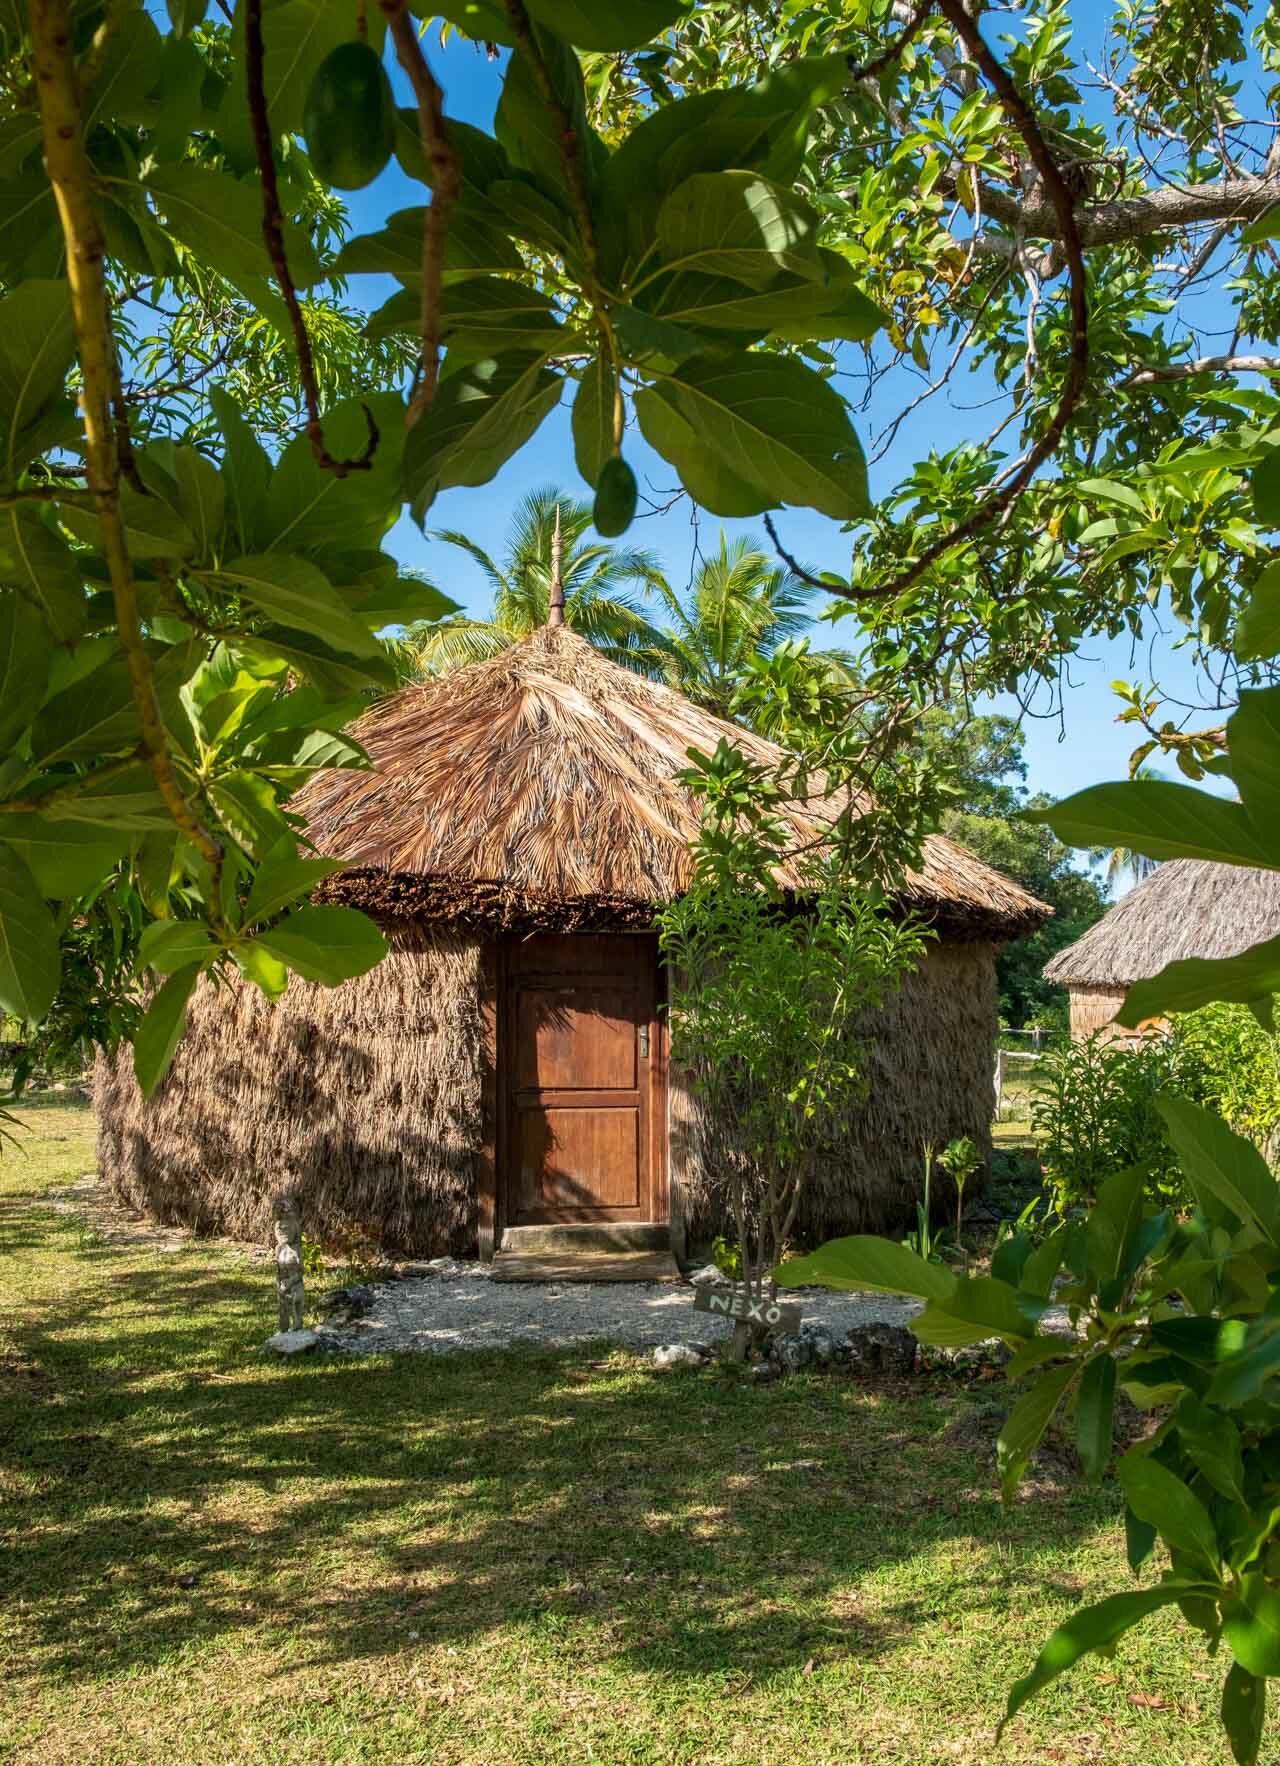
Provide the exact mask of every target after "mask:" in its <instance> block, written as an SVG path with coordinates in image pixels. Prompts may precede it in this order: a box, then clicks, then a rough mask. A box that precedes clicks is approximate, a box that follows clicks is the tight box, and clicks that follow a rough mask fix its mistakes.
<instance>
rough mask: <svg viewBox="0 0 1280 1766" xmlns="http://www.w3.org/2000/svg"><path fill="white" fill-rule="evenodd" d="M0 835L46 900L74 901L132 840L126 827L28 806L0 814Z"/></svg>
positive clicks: (93, 885) (92, 886)
mask: <svg viewBox="0 0 1280 1766" xmlns="http://www.w3.org/2000/svg"><path fill="white" fill-rule="evenodd" d="M0 840H3V841H4V842H5V844H6V845H8V846H9V847H11V848H12V849H13V851H14V852H16V853H17V854H18V856H19V857H20V858H21V859H22V861H23V863H24V864H25V865H26V867H27V869H28V870H29V871H30V872H31V874H32V876H33V877H34V878H35V880H36V883H37V885H38V886H39V889H40V893H41V895H43V896H45V897H46V898H47V899H48V900H50V901H74V900H75V899H76V897H77V896H80V895H87V894H88V893H89V891H90V890H93V889H96V888H97V886H98V885H99V884H100V883H101V882H102V879H103V878H104V877H106V876H108V875H110V872H111V870H112V868H113V866H115V865H116V864H117V863H118V862H119V860H120V859H122V858H123V857H124V855H125V854H126V853H127V852H128V850H129V847H130V845H131V844H132V836H131V834H130V832H129V830H127V829H122V828H111V827H106V826H104V825H103V824H102V823H100V822H77V821H70V820H67V819H65V818H61V817H57V816H50V815H39V814H37V813H36V812H35V811H34V810H22V811H18V812H17V813H15V814H12V815H6V816H0Z"/></svg>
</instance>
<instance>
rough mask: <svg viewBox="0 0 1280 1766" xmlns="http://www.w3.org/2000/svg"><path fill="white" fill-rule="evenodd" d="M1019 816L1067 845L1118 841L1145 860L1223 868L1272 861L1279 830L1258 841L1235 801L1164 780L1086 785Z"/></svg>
mask: <svg viewBox="0 0 1280 1766" xmlns="http://www.w3.org/2000/svg"><path fill="white" fill-rule="evenodd" d="M1021 816H1022V819H1023V820H1024V821H1028V822H1047V823H1048V825H1049V826H1050V827H1051V828H1052V829H1053V831H1054V833H1055V834H1056V835H1057V836H1058V838H1059V839H1060V840H1065V841H1066V843H1067V844H1068V846H1125V847H1128V848H1129V850H1130V851H1132V852H1140V853H1142V854H1143V856H1144V857H1146V858H1156V859H1164V858H1203V859H1213V860H1214V861H1216V862H1217V863H1219V864H1224V865H1276V864H1280V830H1276V832H1275V833H1274V834H1272V835H1271V836H1270V838H1264V837H1263V836H1262V835H1261V833H1260V832H1259V830H1258V829H1257V828H1256V827H1255V825H1254V824H1253V822H1252V821H1251V820H1250V818H1249V815H1248V812H1247V811H1246V810H1245V808H1244V807H1243V805H1242V804H1239V803H1228V802H1226V801H1224V799H1222V798H1220V797H1210V796H1209V795H1208V793H1207V792H1204V791H1196V790H1193V788H1192V787H1191V786H1190V785H1174V784H1172V783H1170V782H1169V781H1167V780H1164V779H1128V780H1125V781H1124V782H1114V783H1111V784H1107V785H1091V786H1089V788H1088V789H1087V790H1085V791H1077V792H1076V793H1075V794H1074V795H1073V796H1071V797H1064V798H1063V799H1062V801H1061V802H1060V803H1054V804H1051V805H1050V806H1049V807H1048V808H1047V809H1035V810H1023V811H1022V812H1021Z"/></svg>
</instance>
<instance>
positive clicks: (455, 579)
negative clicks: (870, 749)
mask: <svg viewBox="0 0 1280 1766" xmlns="http://www.w3.org/2000/svg"><path fill="white" fill-rule="evenodd" d="M1094 11H1095V8H1094V7H1092V6H1086V7H1085V8H1084V12H1085V14H1089V13H1093V12H1094ZM425 46H426V48H427V51H428V54H429V56H430V59H431V62H432V65H433V67H434V68H435V70H436V72H437V75H438V77H439V78H440V80H441V82H442V84H443V85H444V87H445V91H446V105H447V109H448V112H449V114H451V115H453V116H457V117H459V118H461V119H463V120H465V121H467V122H471V123H474V124H476V125H477V126H479V127H482V128H490V127H491V126H492V120H493V112H494V107H495V105H496V102H497V98H498V93H499V89H500V82H501V74H502V68H501V63H499V62H490V61H489V60H488V59H487V58H486V57H485V55H484V53H483V51H481V50H479V49H478V48H477V47H476V46H475V45H473V44H471V43H469V42H467V41H465V40H464V39H459V38H457V37H454V38H453V39H452V40H451V41H450V42H448V43H447V44H446V45H445V46H444V47H443V48H441V47H440V46H439V44H438V41H437V39H436V34H435V30H434V28H433V29H431V30H430V31H429V33H428V37H427V41H426V45H425ZM388 67H389V70H390V71H391V74H392V79H393V84H394V85H395V87H396V92H397V97H398V98H399V101H400V102H401V103H404V104H408V103H410V102H411V98H410V94H409V91H408V88H407V85H406V83H405V81H404V77H403V75H402V74H401V73H400V70H399V68H398V67H395V66H394V65H393V61H392V57H391V56H390V55H389V56H388ZM423 195H424V192H423V190H422V186H421V185H419V184H415V183H413V182H412V181H411V180H409V179H408V178H406V177H405V176H404V174H403V173H402V172H401V171H400V169H399V167H398V165H396V164H395V162H394V161H393V162H392V164H391V165H390V166H388V168H387V169H386V171H385V172H383V174H382V175H381V176H380V177H379V178H378V179H377V180H376V181H375V182H374V183H373V184H372V185H370V186H369V187H368V189H366V190H364V191H361V192H360V193H358V194H357V195H356V196H354V197H352V198H351V199H349V200H350V211H351V222H352V230H353V231H355V232H367V231H371V230H374V229H376V228H377V227H378V226H379V225H380V224H381V223H382V221H383V219H384V217H385V216H386V215H388V214H390V213H392V212H393V211H394V210H396V209H399V208H406V207H414V206H417V205H419V204H420V203H421V202H422V200H423ZM393 286H394V285H393V284H391V283H390V282H389V280H388V279H384V278H371V277H364V278H355V279H354V280H353V281H352V283H351V284H350V288H349V297H350V298H352V299H353V300H355V301H357V302H358V303H359V304H361V305H368V306H369V307H373V306H375V305H377V304H378V303H379V302H380V301H381V300H382V299H384V298H385V296H386V293H387V292H389V291H390V289H391V287H393ZM965 378H967V376H966V375H965V372H964V370H963V367H962V371H961V380H962V390H961V391H960V394H959V396H960V397H961V398H962V399H964V400H965V401H966V402H972V403H979V402H980V401H981V400H982V398H983V397H984V396H989V392H988V393H984V385H988V386H989V383H986V382H984V380H983V379H982V378H981V377H980V376H978V375H975V376H974V377H973V380H972V386H973V391H972V392H971V393H970V392H968V391H966V390H963V380H964V379H965ZM906 384H907V385H908V390H907V391H906V392H904V391H903V386H904V382H903V380H901V379H898V378H895V379H893V380H892V381H891V382H890V385H889V387H888V388H886V391H885V393H884V395H883V402H882V405H881V407H880V408H877V407H876V405H874V404H873V406H872V408H871V409H870V410H869V411H868V412H867V413H866V414H865V415H863V416H862V417H861V418H860V419H859V428H860V433H861V434H862V436H863V440H864V444H865V443H866V442H868V441H869V440H870V439H871V437H872V436H874V435H875V433H876V432H877V431H879V430H880V429H881V428H882V427H883V426H884V424H885V423H886V422H887V421H888V420H889V419H890V418H892V416H893V415H894V414H895V412H896V410H897V408H898V406H899V400H900V399H905V398H906V397H909V396H910V394H911V391H912V390H914V389H912V388H910V384H909V383H906ZM991 421H992V418H991V413H990V412H989V411H977V412H973V413H966V412H965V411H963V410H958V409H955V408H954V407H953V406H951V405H949V404H947V402H946V401H945V399H942V398H938V399H933V400H930V401H929V402H928V403H927V404H926V405H925V406H924V407H923V408H922V409H921V410H920V411H919V412H917V413H915V414H914V416H913V417H912V418H909V419H908V420H907V421H906V422H905V423H904V424H903V426H902V428H901V430H900V432H899V434H898V437H897V439H896V440H895V442H894V445H893V446H892V447H891V448H890V450H889V451H888V453H887V454H886V455H885V457H884V458H883V459H882V460H881V461H879V462H878V463H877V464H876V465H875V466H873V468H872V474H871V485H872V494H873V495H877V494H879V495H887V494H888V493H889V492H890V491H891V490H892V489H893V487H894V486H895V485H896V484H897V483H898V482H899V481H900V479H901V477H902V476H903V475H904V473H905V471H906V469H907V468H908V467H909V466H910V464H911V463H912V461H914V460H915V459H918V458H919V457H921V456H922V455H923V454H925V453H927V451H928V450H929V449H930V448H938V449H943V448H947V447H951V446H954V445H956V444H957V443H958V442H961V441H963V440H965V439H968V438H980V437H981V436H982V435H984V434H985V433H986V432H987V431H988V429H989V428H990V426H991ZM626 453H627V457H628V459H629V460H630V462H631V464H632V465H633V467H634V469H635V471H636V473H637V476H638V477H639V479H640V482H641V485H642V488H644V489H648V490H650V491H652V492H655V493H658V492H662V491H670V490H673V489H674V488H675V487H676V479H675V474H674V473H673V471H672V469H671V468H670V467H669V466H667V465H666V463H665V462H664V461H662V460H661V459H660V458H659V457H658V456H657V455H656V454H654V453H653V451H652V450H651V449H649V448H648V447H647V446H646V444H645V443H644V441H643V438H642V437H641V436H640V435H639V433H638V431H636V430H635V429H634V428H633V429H632V430H631V431H630V432H629V434H628V439H627V445H626ZM548 484H558V485H561V486H563V487H565V488H566V489H570V490H572V491H573V492H574V493H575V494H577V495H581V496H584V497H585V496H587V495H589V491H588V488H587V487H586V486H585V485H584V484H583V483H582V481H581V479H580V478H579V476H578V473H577V469H576V467H575V465H574V460H573V450H572V444H571V439H570V430H569V406H568V401H567V400H566V401H564V402H563V403H562V404H561V406H560V408H559V409H558V410H557V411H555V412H554V413H553V414H552V415H551V417H550V418H548V419H547V421H546V422H545V423H544V424H543V426H542V428H541V429H540V430H539V431H538V433H537V435H536V436H535V437H534V439H533V440H532V441H531V442H530V443H529V444H527V445H526V446H525V448H523V449H522V450H521V452H520V453H519V454H518V455H517V456H516V457H515V458H514V459H513V460H512V461H511V462H509V463H508V465H507V466H506V467H505V468H504V469H503V470H502V472H501V473H500V474H499V475H498V477H497V478H496V479H495V480H494V481H493V482H492V483H490V484H488V485H485V486H483V487H480V488H477V489H464V488H458V489H453V490H450V491H447V492H445V493H443V494H442V495H441V496H440V498H439V499H438V500H437V502H436V503H435V505H434V506H433V507H432V509H431V511H430V514H429V516H428V522H429V525H430V526H431V527H452V528H459V529H461V530H463V531H464V532H466V533H467V534H468V535H470V536H471V537H472V538H474V539H475V540H477V541H478V542H479V543H480V544H482V545H484V546H486V547H488V548H489V549H491V550H496V549H497V548H498V547H499V546H500V544H501V539H502V535H503V532H504V530H505V528H506V526H507V523H508V521H509V519H510V516H511V513H512V511H513V509H514V508H515V506H516V504H517V502H518V501H519V499H520V498H521V496H522V495H523V494H524V493H525V492H526V491H529V490H531V489H533V488H535V487H538V486H542V485H548ZM775 519H776V520H777V522H778V525H779V530H780V532H781V534H782V537H783V539H784V542H785V543H786V545H787V546H788V548H789V549H790V550H791V551H792V552H793V553H794V554H795V555H796V556H797V557H799V558H800V559H802V560H803V561H804V562H805V563H806V564H808V565H809V566H810V567H812V568H816V569H824V568H825V569H831V570H836V571H839V572H841V573H842V574H843V573H844V572H846V571H847V569H848V565H849V545H850V540H849V536H848V535H846V534H843V533H841V532H840V530H839V527H838V524H836V523H835V522H833V521H830V520H828V519H827V518H826V517H824V516H821V515H818V514H816V513H814V512H812V511H809V510H802V509H787V510H784V511H782V512H781V513H780V514H779V515H777V516H776V517H775ZM695 523H696V525H695ZM722 525H723V526H724V527H725V528H727V529H728V531H729V532H730V533H734V532H743V533H752V534H759V535H760V537H761V539H762V543H764V544H765V546H766V549H767V541H764V536H763V530H762V529H761V528H760V525H759V523H758V522H751V521H747V522H725V523H723V524H722V523H721V522H720V521H719V519H718V518H716V517H712V516H708V515H707V514H705V512H701V513H699V512H697V511H695V510H694V509H693V507H692V505H691V504H690V502H689V501H688V500H687V499H682V500H681V501H680V502H679V503H678V504H677V505H676V507H675V508H674V510H672V511H671V512H669V513H667V514H665V515H657V516H650V517H646V518H644V519H641V520H638V521H637V523H636V526H635V527H634V528H633V529H632V532H631V533H630V534H629V535H628V542H629V543H630V542H634V543H636V544H639V545H644V546H646V547H648V548H650V549H651V550H652V551H654V552H656V553H657V554H658V556H659V558H660V559H661V561H662V563H663V567H664V569H665V570H666V572H667V575H668V577H669V579H670V580H671V581H672V582H673V583H674V584H675V585H676V586H678V587H682V586H683V585H684V583H685V582H687V580H688V577H689V572H690V567H691V563H692V560H693V557H694V554H695V548H696V546H697V544H698V543H699V541H700V543H701V544H702V546H703V547H704V548H707V547H713V546H715V545H716V543H717V541H718V536H719V531H720V528H721V526H722ZM387 543H388V546H389V549H390V550H391V551H392V552H393V553H394V554H395V555H396V556H397V557H398V558H399V559H400V560H401V561H402V562H403V563H404V564H405V565H407V566H410V567H412V568H415V569H418V570H421V571H422V572H423V573H424V574H425V575H427V576H428V577H430V578H431V579H432V580H433V581H434V582H436V583H437V584H438V585H439V586H440V587H441V588H442V589H444V590H445V591H446V592H447V593H448V594H450V595H452V596H453V597H454V599H456V600H458V601H459V602H461V603H462V605H463V606H464V607H465V608H466V609H467V611H469V612H473V613H478V614H479V613H483V612H484V611H485V610H486V608H487V603H488V590H487V587H486V585H485V583H484V579H483V577H482V575H481V573H480V571H479V570H478V568H477V567H476V566H475V565H474V564H473V563H472V562H471V561H470V560H469V559H467V558H465V557H464V556H463V555H462V554H461V553H460V552H458V551H456V550H455V549H453V548H451V547H447V546H443V545H441V544H440V543H439V542H437V541H433V540H431V538H430V537H429V535H426V536H424V535H423V534H422V533H421V532H419V530H418V528H417V527H416V526H415V525H414V523H413V522H412V521H411V520H410V519H409V518H408V517H407V516H406V517H404V518H403V519H402V520H401V521H400V522H399V523H398V524H397V526H396V527H395V528H394V529H393V531H392V534H391V536H390V538H389V540H388V542H387ZM830 631H831V628H829V627H827V626H825V625H823V626H820V627H818V628H817V631H816V633H815V641H816V642H819V643H821V642H823V641H824V640H826V641H834V642H837V643H839V644H842V645H843V644H848V643H850V642H851V641H852V640H853V627H852V625H850V624H842V625H840V626H839V627H837V628H836V629H835V637H834V639H831V638H830V637H829V636H828V634H829V633H830ZM1160 653H1161V679H1162V681H1163V682H1164V683H1165V684H1166V685H1167V686H1168V687H1169V688H1170V689H1172V690H1174V691H1175V692H1176V691H1179V690H1180V689H1181V688H1184V687H1186V688H1189V687H1190V682H1191V673H1190V669H1189V667H1188V666H1187V665H1185V664H1181V663H1180V662H1179V661H1178V659H1177V658H1176V657H1173V658H1172V659H1171V658H1170V656H1169V648H1168V644H1167V642H1166V643H1162V644H1161V645H1160ZM1149 676H1150V668H1149V661H1148V656H1147V653H1146V651H1145V648H1144V649H1143V650H1142V651H1141V652H1140V653H1139V654H1138V655H1137V656H1136V657H1135V656H1134V655H1133V653H1132V652H1131V648H1130V644H1129V642H1128V640H1118V641H1114V642H1108V641H1105V640H1099V641H1098V642H1095V643H1092V644H1087V645H1085V646H1084V648H1083V650H1082V652H1081V654H1080V655H1079V657H1078V658H1077V659H1075V660H1074V661H1073V663H1072V665H1071V668H1070V684H1069V686H1067V688H1066V690H1065V692H1064V715H1063V717H1062V719H1061V720H1059V719H1058V718H1057V717H1054V718H1052V719H1041V718H1037V717H1035V716H1032V717H1029V718H1028V719H1027V720H1026V724H1025V728H1026V754H1027V760H1028V763H1029V782H1030V784H1031V786H1032V787H1033V788H1034V789H1039V790H1045V791H1049V792H1051V793H1053V794H1054V795H1055V796H1063V795H1066V794H1067V793H1069V792H1071V791H1074V790H1077V789H1079V788H1081V787H1082V786H1085V785H1089V784H1093V783H1096V782H1097V781H1099V780H1101V779H1106V778H1119V777H1123V776H1124V773H1125V771H1126V766H1127V761H1128V756H1129V753H1130V751H1131V749H1132V748H1133V747H1134V745H1135V743H1134V734H1133V732H1132V730H1131V728H1130V727H1129V726H1125V725H1117V724H1116V722H1115V716H1116V713H1117V711H1118V710H1119V709H1120V705H1119V701H1118V700H1117V699H1116V697H1115V695H1114V694H1113V693H1112V692H1111V690H1110V682H1111V681H1113V680H1115V679H1117V678H1135V677H1145V678H1149ZM996 704H997V706H998V708H999V709H1001V710H1004V711H1008V712H1011V713H1013V714H1016V713H1017V710H1018V707H1017V705H1016V703H1015V702H1014V701H1012V700H1007V701H1006V700H1001V701H997V702H996ZM1034 709H1035V708H1034V706H1033V710H1034Z"/></svg>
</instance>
